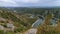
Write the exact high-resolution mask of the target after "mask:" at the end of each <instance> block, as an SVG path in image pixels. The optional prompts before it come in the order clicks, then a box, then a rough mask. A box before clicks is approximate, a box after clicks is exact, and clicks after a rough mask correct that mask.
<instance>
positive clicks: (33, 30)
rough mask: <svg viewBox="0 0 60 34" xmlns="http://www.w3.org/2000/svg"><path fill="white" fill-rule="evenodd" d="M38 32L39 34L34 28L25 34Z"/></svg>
mask: <svg viewBox="0 0 60 34" xmlns="http://www.w3.org/2000/svg"><path fill="white" fill-rule="evenodd" d="M36 32H37V29H35V28H32V29H29V30H28V31H26V32H24V33H23V34H36Z"/></svg>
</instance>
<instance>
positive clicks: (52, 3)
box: [0, 0, 60, 7]
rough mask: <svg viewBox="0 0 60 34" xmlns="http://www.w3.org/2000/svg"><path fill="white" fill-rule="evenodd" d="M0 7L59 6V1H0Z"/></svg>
mask: <svg viewBox="0 0 60 34" xmlns="http://www.w3.org/2000/svg"><path fill="white" fill-rule="evenodd" d="M0 6H20V7H21V6H26V7H27V6H60V0H0Z"/></svg>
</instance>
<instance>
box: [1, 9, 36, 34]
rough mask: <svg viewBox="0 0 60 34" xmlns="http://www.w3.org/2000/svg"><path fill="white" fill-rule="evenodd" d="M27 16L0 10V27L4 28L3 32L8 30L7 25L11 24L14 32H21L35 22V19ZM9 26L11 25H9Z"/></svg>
mask: <svg viewBox="0 0 60 34" xmlns="http://www.w3.org/2000/svg"><path fill="white" fill-rule="evenodd" d="M29 16H30V15H29V14H28V15H27V14H18V13H15V12H10V11H3V10H0V25H1V26H3V27H4V29H5V30H7V29H8V31H10V30H9V29H10V28H8V27H7V24H8V23H9V24H12V25H13V26H14V32H13V33H17V32H23V31H25V30H28V29H29V28H31V25H32V24H33V23H34V22H35V21H36V19H37V18H36V17H35V18H29ZM10 26H11V25H10Z"/></svg>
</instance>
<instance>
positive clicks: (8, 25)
mask: <svg viewBox="0 0 60 34" xmlns="http://www.w3.org/2000/svg"><path fill="white" fill-rule="evenodd" d="M7 27H8V28H10V29H11V30H12V31H14V25H13V24H12V23H7Z"/></svg>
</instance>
